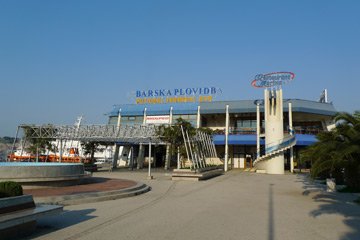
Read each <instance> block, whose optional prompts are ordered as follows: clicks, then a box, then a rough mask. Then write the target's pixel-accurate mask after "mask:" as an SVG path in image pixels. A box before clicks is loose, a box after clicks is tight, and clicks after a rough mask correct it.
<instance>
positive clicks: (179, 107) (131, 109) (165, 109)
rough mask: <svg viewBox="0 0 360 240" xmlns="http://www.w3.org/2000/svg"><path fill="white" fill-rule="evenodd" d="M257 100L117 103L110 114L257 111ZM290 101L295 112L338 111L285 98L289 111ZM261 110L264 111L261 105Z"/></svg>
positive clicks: (309, 102)
mask: <svg viewBox="0 0 360 240" xmlns="http://www.w3.org/2000/svg"><path fill="white" fill-rule="evenodd" d="M254 101H255V100H237V101H214V102H201V103H164V104H120V105H115V106H114V108H113V110H112V111H111V112H110V113H109V116H117V115H118V112H119V110H120V109H121V115H122V116H142V115H143V114H144V109H145V108H146V109H147V110H146V114H147V115H168V114H169V112H170V107H173V114H174V115H181V114H196V113H197V107H198V106H200V113H201V114H222V113H225V106H226V105H229V112H230V113H255V112H256V106H255V104H254ZM288 102H291V103H292V108H293V112H303V113H312V114H320V115H326V116H334V115H335V114H336V113H337V111H336V109H335V107H334V106H333V105H332V104H331V103H320V102H316V101H309V100H302V99H284V112H287V111H288V104H287V103H288ZM260 111H264V109H263V107H260Z"/></svg>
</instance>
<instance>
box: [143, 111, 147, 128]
mask: <svg viewBox="0 0 360 240" xmlns="http://www.w3.org/2000/svg"><path fill="white" fill-rule="evenodd" d="M146 110H147V108H144V119H143V125H146Z"/></svg>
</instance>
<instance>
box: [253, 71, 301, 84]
mask: <svg viewBox="0 0 360 240" xmlns="http://www.w3.org/2000/svg"><path fill="white" fill-rule="evenodd" d="M294 78H295V74H294V73H292V72H273V73H267V74H258V75H256V76H255V79H254V80H253V81H252V82H251V85H252V86H253V87H255V88H273V87H278V86H281V85H283V84H285V83H288V82H290V81H292V80H293V79H294Z"/></svg>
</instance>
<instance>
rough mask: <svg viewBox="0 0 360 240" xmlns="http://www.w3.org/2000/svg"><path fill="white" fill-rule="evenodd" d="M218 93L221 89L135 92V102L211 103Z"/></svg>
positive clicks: (204, 88) (197, 88) (175, 89)
mask: <svg viewBox="0 0 360 240" xmlns="http://www.w3.org/2000/svg"><path fill="white" fill-rule="evenodd" d="M219 93H221V89H220V88H215V87H195V88H174V89H150V90H136V92H135V101H136V104H149V103H150V104H161V103H186V102H211V101H212V100H213V97H215V95H217V94H219Z"/></svg>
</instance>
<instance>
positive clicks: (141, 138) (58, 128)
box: [19, 124, 163, 144]
mask: <svg viewBox="0 0 360 240" xmlns="http://www.w3.org/2000/svg"><path fill="white" fill-rule="evenodd" d="M19 128H21V129H22V130H23V131H24V134H25V137H26V138H51V139H59V140H79V141H90V142H122V143H131V144H137V143H158V144H159V143H163V142H162V141H161V140H160V137H159V136H158V135H157V128H156V126H154V125H133V126H120V127H117V126H115V125H81V126H75V125H27V124H23V125H20V126H19Z"/></svg>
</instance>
